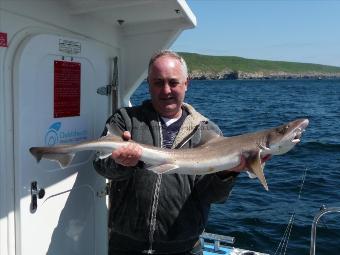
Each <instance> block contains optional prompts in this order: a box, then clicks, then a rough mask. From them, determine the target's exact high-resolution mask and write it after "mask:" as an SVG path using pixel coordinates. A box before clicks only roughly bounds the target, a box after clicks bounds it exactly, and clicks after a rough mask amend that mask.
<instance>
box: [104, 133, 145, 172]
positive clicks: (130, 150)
mask: <svg viewBox="0 0 340 255" xmlns="http://www.w3.org/2000/svg"><path fill="white" fill-rule="evenodd" d="M122 138H123V139H124V140H125V141H128V140H130V139H131V134H130V132H129V131H124V133H123V135H122ZM141 156H142V148H141V147H140V146H139V145H138V144H137V143H128V144H127V145H126V146H123V147H121V148H119V149H117V150H115V151H112V155H111V157H112V158H113V159H114V161H116V163H117V164H120V165H123V166H135V165H137V164H138V161H139V160H140V158H141Z"/></svg>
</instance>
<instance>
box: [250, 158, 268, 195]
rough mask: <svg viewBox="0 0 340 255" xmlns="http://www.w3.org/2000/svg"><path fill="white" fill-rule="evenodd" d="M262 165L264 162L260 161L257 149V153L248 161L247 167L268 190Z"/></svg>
mask: <svg viewBox="0 0 340 255" xmlns="http://www.w3.org/2000/svg"><path fill="white" fill-rule="evenodd" d="M263 166H264V164H262V163H261V157H260V151H259V152H258V153H257V155H256V156H255V157H254V158H253V159H252V160H250V161H249V162H248V168H249V170H251V172H252V173H253V174H255V175H256V177H257V178H258V179H259V180H260V182H261V184H262V185H263V187H264V188H265V190H266V191H268V190H269V189H268V185H267V181H266V177H265V176H264V173H263Z"/></svg>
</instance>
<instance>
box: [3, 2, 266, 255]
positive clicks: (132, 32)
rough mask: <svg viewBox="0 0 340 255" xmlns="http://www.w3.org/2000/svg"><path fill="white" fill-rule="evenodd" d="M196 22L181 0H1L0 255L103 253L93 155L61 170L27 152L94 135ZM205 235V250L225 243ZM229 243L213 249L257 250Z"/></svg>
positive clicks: (102, 215) (103, 222) (101, 185)
mask: <svg viewBox="0 0 340 255" xmlns="http://www.w3.org/2000/svg"><path fill="white" fill-rule="evenodd" d="M195 26H196V18H195V16H194V14H193V13H192V11H191V10H190V8H189V6H188V5H187V3H186V2H185V1H184V0H167V1H163V0H102V1H98V0H58V1H54V0H49V1H46V0H0V123H1V125H0V138H1V139H0V141H1V142H0V254H1V255H32V254H34V255H43V254H50V255H54V254H63V255H68V254H70V255H71V254H72V255H75V254H82V255H86V254H88V255H93V254H97V255H104V254H107V198H106V197H107V196H106V180H105V179H104V178H102V177H101V176H99V175H98V174H97V173H96V172H95V171H93V167H92V158H93V157H92V155H91V153H89V152H82V153H79V154H77V156H76V158H75V159H74V160H73V163H72V165H71V166H70V167H68V168H66V169H60V168H58V167H57V165H56V164H53V163H51V162H49V161H44V162H41V163H40V164H37V163H36V161H35V160H34V158H33V157H32V156H31V155H30V154H29V152H28V149H29V148H30V147H31V146H38V145H41V146H44V145H54V144H59V143H71V142H79V141H82V140H86V139H94V138H96V137H99V136H100V134H101V132H102V129H103V125H104V123H105V121H106V119H107V118H108V116H109V115H111V113H112V111H113V110H114V109H115V108H116V107H119V106H126V105H129V100H130V96H131V95H132V94H133V92H134V91H135V89H136V88H137V87H138V85H139V84H140V83H141V82H142V80H143V79H145V77H146V68H147V64H148V60H149V58H150V56H151V55H152V54H153V53H154V52H155V51H157V50H159V49H163V48H169V47H170V45H171V44H172V43H173V42H174V40H175V39H176V38H177V37H178V36H179V35H180V33H181V32H182V31H183V30H185V29H189V28H194V27H195ZM205 237H206V238H207V239H213V240H214V241H215V245H214V248H209V246H207V247H208V250H207V251H206V254H212V253H209V252H213V251H214V250H215V251H217V250H219V249H220V248H219V247H220V246H219V245H218V244H219V242H220V241H221V242H223V241H226V239H227V237H223V236H222V237H221V236H211V235H210V236H209V235H208V236H205ZM209 249H210V250H209ZM228 249H229V250H228V251H226V250H225V251H223V252H224V253H222V250H220V251H218V254H260V253H255V252H252V253H250V251H245V250H239V249H236V248H231V247H229V248H228ZM227 252H228V253H227ZM247 252H248V253H247Z"/></svg>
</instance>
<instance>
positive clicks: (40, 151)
mask: <svg viewBox="0 0 340 255" xmlns="http://www.w3.org/2000/svg"><path fill="white" fill-rule="evenodd" d="M30 152H31V154H32V155H33V156H34V157H35V159H36V160H37V162H38V163H39V162H40V161H41V159H43V158H45V159H49V160H52V161H56V162H58V163H59V165H60V167H61V168H66V167H68V166H69V165H70V164H71V162H72V160H73V158H74V156H75V153H48V152H47V151H45V150H44V148H39V147H32V148H30Z"/></svg>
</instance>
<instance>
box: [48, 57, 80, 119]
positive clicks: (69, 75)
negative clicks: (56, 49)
mask: <svg viewBox="0 0 340 255" xmlns="http://www.w3.org/2000/svg"><path fill="white" fill-rule="evenodd" d="M80 70H81V64H80V63H77V62H68V61H54V118H62V117H72V116H79V115H80V75H81V71H80Z"/></svg>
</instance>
